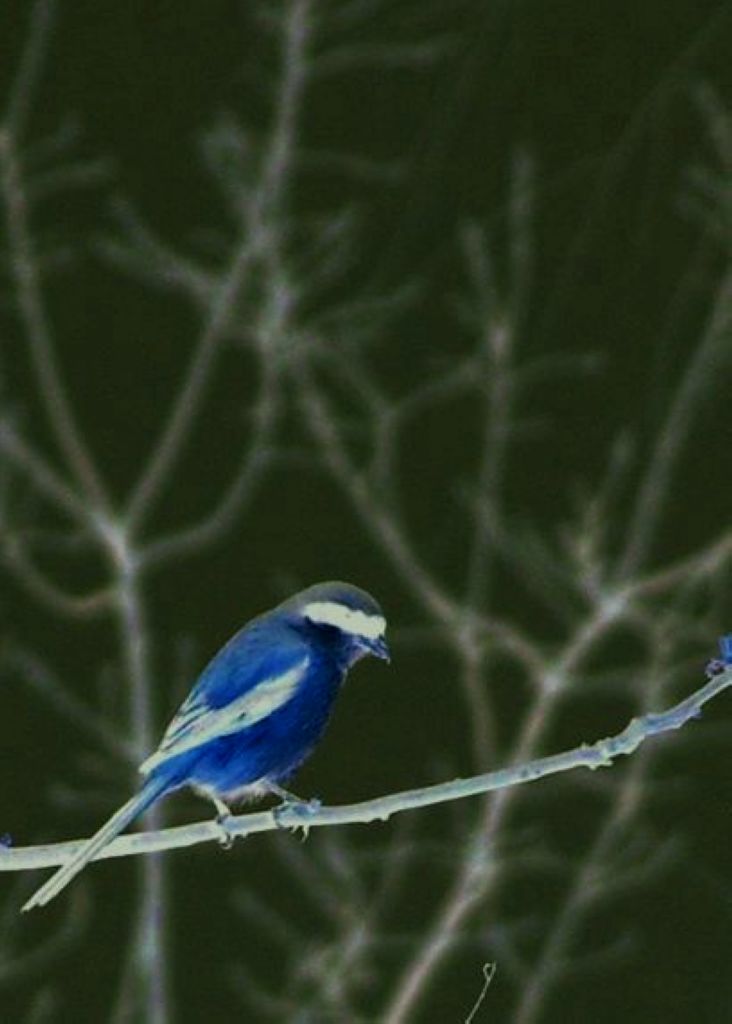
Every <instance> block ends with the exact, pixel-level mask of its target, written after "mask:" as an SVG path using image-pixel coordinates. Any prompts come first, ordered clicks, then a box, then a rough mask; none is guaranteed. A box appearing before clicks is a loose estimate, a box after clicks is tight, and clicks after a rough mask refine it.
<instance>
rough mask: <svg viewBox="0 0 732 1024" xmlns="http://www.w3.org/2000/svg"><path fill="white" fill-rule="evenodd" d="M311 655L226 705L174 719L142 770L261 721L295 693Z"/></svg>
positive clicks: (206, 708) (142, 765)
mask: <svg viewBox="0 0 732 1024" xmlns="http://www.w3.org/2000/svg"><path fill="white" fill-rule="evenodd" d="M309 660H310V659H309V658H307V657H305V658H303V660H302V661H300V662H298V664H297V665H295V666H294V667H293V668H291V669H290V670H289V671H287V672H284V673H283V674H282V675H279V676H274V677H273V678H272V679H266V680H265V681H264V682H262V683H259V685H258V686H255V687H254V688H253V689H252V690H248V691H247V693H244V694H242V696H241V697H237V699H236V700H233V701H232V702H231V703H230V704H227V705H226V706H225V707H223V708H216V709H211V708H208V707H207V706H206V705H202V706H201V708H200V711H199V712H198V714H197V715H194V713H193V709H191V712H189V713H188V714H186V715H185V716H183V717H181V718H180V719H173V721H172V722H171V724H170V726H169V727H168V730H167V732H166V734H165V736H163V739H162V742H161V744H160V746H159V747H158V749H157V750H156V751H155V753H154V754H151V755H150V757H148V758H147V760H146V761H143V763H142V764H141V765H140V768H139V771H140V772H141V773H142V774H143V775H148V774H149V773H150V772H151V771H152V770H153V768H156V767H157V766H158V765H160V764H162V763H163V762H164V761H168V760H169V759H170V758H171V757H177V756H178V755H179V754H183V753H185V752H186V751H187V750H193V749H194V748H195V747H199V746H201V745H202V744H204V743H208V742H209V741H210V740H214V739H218V738H219V737H221V736H230V735H231V734H232V733H235V732H239V731H240V730H241V729H248V728H250V726H252V725H255V724H256V723H257V722H261V721H262V719H263V718H267V717H268V716H269V715H271V714H273V712H275V711H277V710H278V709H279V708H281V707H282V706H283V705H285V704H286V703H287V702H288V700H290V698H291V697H292V696H293V695H294V693H295V690H296V689H297V688H298V686H299V685H300V683H301V682H302V679H303V676H304V675H305V672H306V670H307V666H308V662H309Z"/></svg>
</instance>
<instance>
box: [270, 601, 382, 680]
mask: <svg viewBox="0 0 732 1024" xmlns="http://www.w3.org/2000/svg"><path fill="white" fill-rule="evenodd" d="M282 608H283V609H284V610H286V611H287V613H288V614H289V615H290V616H292V617H293V618H295V619H296V620H298V621H299V622H300V623H301V624H302V625H303V626H304V627H305V628H306V629H307V630H308V631H309V632H310V633H311V635H313V636H315V637H317V638H319V639H322V641H323V642H324V643H326V644H328V645H329V646H332V647H335V648H337V649H338V650H339V652H341V654H342V655H343V657H344V658H345V660H346V661H347V663H348V664H349V665H352V664H353V663H354V662H356V661H358V660H359V659H360V658H362V657H364V656H366V655H369V654H371V655H373V656H374V657H376V658H381V659H382V660H384V661H389V657H390V656H389V648H388V647H387V644H386V640H385V638H384V633H385V631H386V619H385V618H384V613H383V612H382V610H381V608H380V606H379V604H378V603H377V602H376V601H375V600H374V598H373V597H371V595H370V594H367V593H366V591H365V590H361V589H360V588H359V587H354V586H351V584H349V583H337V582H334V583H318V584H316V585H315V586H313V587H308V589H307V590H303V591H301V592H300V593H299V594H295V596H294V597H291V598H290V599H289V601H286V602H285V603H284V605H282Z"/></svg>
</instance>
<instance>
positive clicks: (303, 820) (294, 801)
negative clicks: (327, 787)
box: [272, 793, 323, 839]
mask: <svg viewBox="0 0 732 1024" xmlns="http://www.w3.org/2000/svg"><path fill="white" fill-rule="evenodd" d="M322 806H323V804H322V802H321V801H320V800H319V799H318V798H317V797H313V798H312V799H310V800H302V799H301V798H300V797H299V796H294V795H293V794H292V793H288V794H287V795H286V796H285V797H284V798H283V800H282V803H280V804H277V806H276V807H273V808H272V817H273V818H274V822H275V825H276V826H277V828H279V829H282V830H284V831H287V832H293V833H294V832H297V830H298V829H302V833H303V836H302V837H303V839H307V837H308V832H309V831H310V823H309V821H308V820H307V819H308V817H309V816H311V815H313V814H317V813H318V811H319V810H320V809H321V807H322ZM284 814H286V815H287V817H288V819H290V820H288V821H283V820H282V816H283V815H284Z"/></svg>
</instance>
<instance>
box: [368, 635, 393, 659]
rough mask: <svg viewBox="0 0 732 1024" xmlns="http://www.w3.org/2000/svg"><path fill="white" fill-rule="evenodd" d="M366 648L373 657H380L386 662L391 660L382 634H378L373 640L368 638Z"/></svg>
mask: <svg viewBox="0 0 732 1024" xmlns="http://www.w3.org/2000/svg"><path fill="white" fill-rule="evenodd" d="M367 648H368V652H369V654H373V655H374V657H375V658H380V659H381V660H382V661H386V662H389V661H391V653H390V651H389V648H388V646H387V643H386V640H385V639H384V638H383V636H379V637H377V638H376V639H375V640H369V641H368V644H367Z"/></svg>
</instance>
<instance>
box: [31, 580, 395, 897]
mask: <svg viewBox="0 0 732 1024" xmlns="http://www.w3.org/2000/svg"><path fill="white" fill-rule="evenodd" d="M385 629H386V620H385V619H384V615H383V613H382V611H381V608H380V607H379V605H378V604H377V602H376V601H375V600H374V598H373V597H371V596H370V594H367V593H366V592H365V591H364V590H360V589H359V588H358V587H354V586H351V585H350V584H348V583H320V584H317V585H316V586H313V587H309V588H308V589H307V590H303V591H301V592H300V593H299V594H295V596H294V597H291V598H290V599H289V600H287V601H284V602H283V603H282V604H280V605H278V606H277V607H276V608H273V609H272V610H271V611H269V612H265V613H264V614H263V615H260V616H258V617H257V618H255V619H252V621H251V622H249V623H247V625H246V626H244V627H243V628H242V629H241V630H239V632H238V633H236V634H235V636H233V637H232V638H231V640H229V642H228V643H227V644H226V645H225V646H224V647H222V649H221V650H220V651H219V652H218V654H216V655H215V657H214V658H213V659H212V661H210V662H209V664H208V665H207V667H206V668H205V669H204V670H203V672H202V673H201V675H200V676H199V678H198V681H197V682H196V684H195V686H194V687H193V689H192V690H191V692H190V694H189V695H188V697H187V698H186V700H185V701H184V702H183V704H182V705H181V707H180V709H179V710H178V713H177V714H176V715H175V717H174V718H173V720H172V721H171V723H170V725H169V726H168V728H167V729H166V731H165V734H164V736H163V738H162V740H161V742H160V745H159V746H158V749H157V750H156V751H155V753H153V754H152V755H151V756H150V757H148V758H147V760H146V761H145V762H144V763H143V764H142V765H141V766H140V772H141V774H142V776H143V779H144V782H143V783H142V787H141V789H140V791H139V792H138V793H137V794H136V795H135V796H133V797H132V799H131V800H129V801H128V802H127V803H126V804H124V805H123V806H122V807H121V808H120V809H119V810H118V811H117V813H116V814H114V815H113V816H112V817H111V818H110V819H109V821H107V823H106V824H105V825H103V826H102V827H101V828H100V829H99V831H98V832H97V833H96V834H95V835H94V836H92V838H91V839H89V841H88V842H87V843H85V845H84V846H83V847H82V849H81V850H79V852H78V853H77V854H75V855H74V856H73V857H71V859H70V860H69V861H68V862H67V863H66V864H64V865H63V867H61V868H59V870H58V871H57V872H56V873H55V874H54V875H52V877H51V878H50V879H49V880H48V881H47V882H46V883H45V885H43V886H42V887H41V888H40V889H39V890H38V891H37V892H36V893H35V894H34V895H33V896H31V898H30V899H29V900H28V902H27V903H26V904H25V906H24V907H23V910H31V909H32V908H33V907H40V906H43V905H44V904H46V903H48V902H49V901H50V900H52V899H53V898H54V896H57V895H58V893H59V892H61V890H62V889H63V888H65V887H66V886H67V885H68V883H69V882H70V881H71V880H72V879H73V878H74V877H75V876H76V875H77V874H78V873H79V872H80V871H81V870H82V868H83V867H84V866H85V865H86V864H87V863H88V862H89V861H90V860H91V859H92V858H93V857H95V856H96V855H97V854H98V853H99V851H100V850H101V849H102V848H103V847H104V846H106V845H107V843H109V842H111V840H112V839H114V837H115V836H116V835H118V834H119V833H120V832H121V831H122V830H123V829H124V828H126V827H127V826H128V825H129V824H130V823H131V822H132V821H133V820H134V819H135V818H137V817H138V815H140V814H142V813H143V812H144V811H146V810H147V809H148V808H149V807H150V806H151V805H152V804H153V803H155V801H156V800H160V799H161V798H162V797H164V796H167V795H168V794H169V793H172V792H174V791H175V790H177V789H181V788H183V787H184V786H190V787H191V788H192V789H194V790H195V791H196V792H198V793H201V794H202V795H204V796H206V797H208V798H209V799H210V800H212V801H213V803H214V804H215V806H216V810H217V813H218V815H219V818H220V819H221V818H224V817H225V816H227V815H228V814H229V813H230V811H229V803H230V802H231V801H237V800H242V799H247V798H250V799H251V798H254V797H258V796H263V795H265V794H267V793H272V794H275V795H277V796H279V797H280V798H281V799H283V800H285V801H287V800H292V799H296V798H293V797H292V796H291V794H289V793H288V792H287V791H286V790H284V789H283V788H282V786H281V783H283V782H286V781H287V779H288V778H289V777H290V776H291V775H292V773H293V772H294V771H295V770H296V769H297V768H298V767H299V766H300V765H301V764H302V762H303V761H304V760H305V758H306V757H308V755H309V754H310V753H311V752H312V750H313V748H314V747H315V745H316V744H317V742H318V740H319V739H320V737H321V736H322V734H323V730H324V729H325V726H326V725H327V722H328V719H329V717H330V713H331V710H332V707H333V702H334V700H335V698H336V696H337V694H338V691H339V690H340V687H341V685H342V683H343V681H344V680H345V678H346V675H347V674H348V670H349V669H350V668H351V666H352V665H354V664H355V663H356V662H357V661H359V659H360V658H362V657H364V656H365V655H369V654H371V655H374V656H375V657H377V658H382V659H384V660H386V661H388V660H389V649H388V647H387V645H386V641H385V639H384V631H385Z"/></svg>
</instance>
